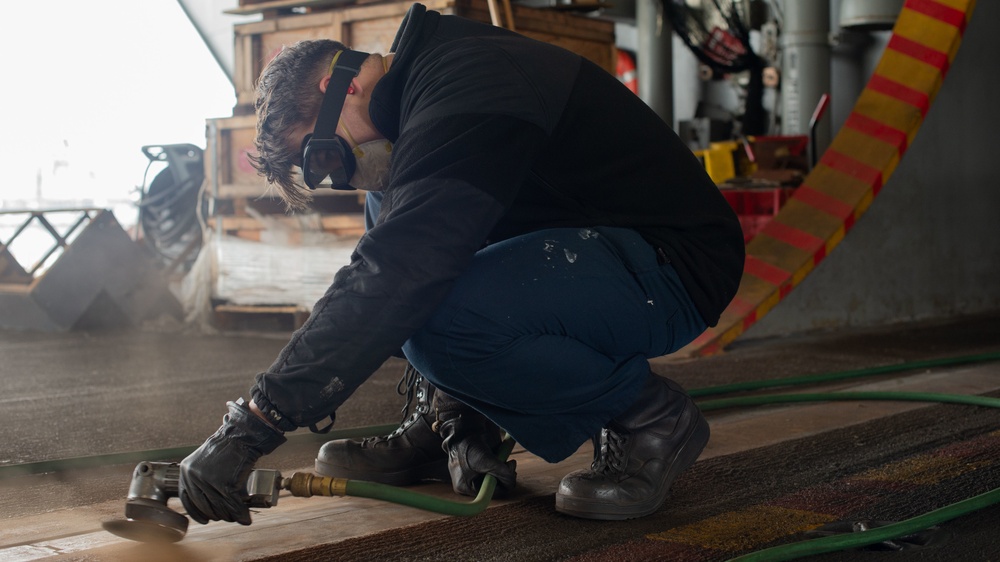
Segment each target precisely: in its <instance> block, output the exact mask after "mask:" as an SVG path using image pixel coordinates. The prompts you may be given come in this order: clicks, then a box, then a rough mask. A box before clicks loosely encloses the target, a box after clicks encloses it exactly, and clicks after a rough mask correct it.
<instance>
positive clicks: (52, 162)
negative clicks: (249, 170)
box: [0, 0, 235, 226]
mask: <svg viewBox="0 0 1000 562" xmlns="http://www.w3.org/2000/svg"><path fill="white" fill-rule="evenodd" d="M4 20H5V23H4V30H3V33H0V53H2V55H3V62H2V70H0V72H2V76H3V78H2V80H3V83H2V85H0V112H2V117H0V173H2V176H0V209H8V210H9V209H23V208H26V207H30V208H38V207H43V208H44V207H46V206H54V205H55V206H67V205H68V204H72V205H94V206H110V207H116V209H122V208H123V209H126V210H125V211H118V210H116V216H117V215H122V214H127V208H128V205H127V203H128V202H129V201H134V200H137V195H136V188H137V186H139V185H141V184H142V182H143V173H144V172H145V170H146V166H147V163H148V160H147V159H146V157H145V156H144V155H143V154H142V152H141V150H140V148H141V147H142V146H143V145H147V144H170V143H191V144H194V145H197V146H199V147H201V148H205V120H206V119H208V118H215V117H227V116H230V115H231V114H232V108H233V105H234V104H235V94H234V92H233V87H232V84H231V83H230V82H229V80H228V79H227V77H226V75H225V73H224V72H223V70H222V69H221V67H220V66H219V65H218V63H217V62H216V61H215V59H214V58H213V57H212V55H211V53H210V51H209V49H208V47H207V46H206V45H205V43H204V42H203V41H202V39H201V37H200V36H199V35H198V33H197V30H196V29H195V27H194V25H193V24H192V23H191V22H190V21H189V20H188V19H187V17H186V16H185V14H184V12H183V10H182V9H181V7H180V5H178V3H177V0H95V1H82V0H49V1H46V2H17V3H11V4H10V5H7V6H5V8H4ZM159 169H162V166H161V167H157V165H154V168H153V169H152V170H151V173H155V170H159ZM151 179H152V175H151V176H150V177H149V180H151ZM123 204H124V206H123ZM118 219H119V221H120V222H122V223H123V226H127V224H125V223H127V222H128V221H129V220H132V221H134V217H126V216H118Z"/></svg>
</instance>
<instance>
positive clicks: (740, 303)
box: [729, 294, 757, 316]
mask: <svg viewBox="0 0 1000 562" xmlns="http://www.w3.org/2000/svg"><path fill="white" fill-rule="evenodd" d="M756 307H757V305H756V304H755V303H752V302H750V301H748V300H746V299H744V298H742V297H740V296H739V294H737V295H736V297H734V298H733V302H731V303H729V310H731V311H732V312H735V313H736V314H739V315H741V316H742V315H743V314H746V313H747V312H750V311H751V310H753V309H754V308H756Z"/></svg>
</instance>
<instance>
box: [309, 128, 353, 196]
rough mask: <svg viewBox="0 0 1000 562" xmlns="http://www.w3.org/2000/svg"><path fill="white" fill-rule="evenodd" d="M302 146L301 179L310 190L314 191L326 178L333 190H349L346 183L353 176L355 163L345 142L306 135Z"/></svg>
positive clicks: (338, 139) (340, 139) (338, 138)
mask: <svg viewBox="0 0 1000 562" xmlns="http://www.w3.org/2000/svg"><path fill="white" fill-rule="evenodd" d="M302 144H303V149H302V177H303V179H304V180H305V182H306V185H307V186H309V188H310V189H316V188H317V187H318V186H319V184H320V183H322V182H323V180H325V179H326V178H330V182H331V183H332V184H333V188H334V189H350V188H349V187H348V182H349V181H350V179H351V176H353V175H354V166H355V162H354V154H352V153H351V147H350V146H349V145H348V144H347V141H345V140H344V139H342V138H340V137H335V138H333V139H314V138H312V135H306V137H305V138H304V139H303V140H302Z"/></svg>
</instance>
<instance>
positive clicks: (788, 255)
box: [679, 0, 975, 355]
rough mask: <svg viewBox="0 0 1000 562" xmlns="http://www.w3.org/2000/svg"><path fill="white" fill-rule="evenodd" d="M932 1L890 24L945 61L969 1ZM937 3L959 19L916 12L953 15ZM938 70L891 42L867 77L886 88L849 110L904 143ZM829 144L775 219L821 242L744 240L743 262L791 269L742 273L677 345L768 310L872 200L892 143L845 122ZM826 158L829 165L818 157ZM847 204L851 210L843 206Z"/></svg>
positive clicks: (892, 155) (911, 2) (894, 153)
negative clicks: (700, 328) (718, 305)
mask: <svg viewBox="0 0 1000 562" xmlns="http://www.w3.org/2000/svg"><path fill="white" fill-rule="evenodd" d="M935 2H936V3H937V4H936V5H935V4H934V3H928V2H927V1H926V0H907V1H906V3H905V4H904V6H903V10H902V11H901V12H900V14H899V17H898V18H897V21H896V27H895V29H894V31H893V32H894V33H898V34H899V36H900V37H901V38H905V39H906V40H908V41H911V42H912V43H914V44H916V45H919V46H922V47H926V48H927V49H931V50H934V51H938V52H941V53H945V54H947V55H948V60H949V61H950V60H952V59H954V57H955V54H956V53H957V50H958V47H959V45H960V44H961V40H962V34H963V32H964V26H963V25H962V23H964V22H968V21H969V20H970V18H971V13H972V9H973V7H974V6H975V2H974V1H971V0H935ZM941 6H945V7H946V8H950V9H954V10H958V11H959V12H960V14H959V15H960V18H959V20H958V23H957V24H955V25H952V24H950V23H948V22H947V21H942V20H941V19H937V18H935V17H931V16H929V15H927V14H926V13H921V10H923V11H925V12H927V13H930V14H938V15H940V16H941V17H942V18H944V19H945V20H948V21H951V22H953V23H954V22H955V21H956V18H955V17H954V16H955V13H954V12H951V13H948V11H947V9H946V10H944V11H942V10H941V9H940V7H941ZM963 18H964V19H963ZM911 52H914V53H917V54H919V53H920V52H921V51H920V49H917V48H913V49H911ZM943 77H944V74H943V73H942V72H941V71H940V69H938V68H936V67H935V66H934V65H933V64H928V63H926V62H924V61H922V60H920V59H919V58H915V57H914V56H910V55H907V54H904V53H901V52H900V51H898V50H896V49H886V50H885V52H883V54H882V58H881V59H880V60H879V63H878V64H877V65H876V69H875V75H873V84H872V85H873V87H877V88H879V89H881V90H883V91H885V92H888V94H892V95H887V94H886V93H881V92H878V91H875V90H873V89H872V88H870V87H868V86H866V87H865V89H864V90H863V91H862V92H861V95H860V96H859V97H858V100H857V102H856V103H855V106H854V112H856V113H858V114H859V115H862V116H864V117H867V118H868V119H871V120H873V121H875V122H877V123H883V124H885V125H886V126H888V127H891V128H892V129H895V130H897V131H899V132H901V133H903V134H904V135H905V136H906V139H907V143H906V146H910V145H911V144H912V143H913V139H914V137H915V136H916V134H917V131H918V130H919V129H920V126H921V125H922V123H923V114H922V112H923V111H926V110H927V109H928V107H927V104H928V103H930V102H933V100H934V98H935V96H936V95H937V92H938V91H939V90H940V88H941V84H942V80H943ZM894 96H897V97H894ZM898 98H901V99H898ZM915 104H916V105H915ZM920 106H923V107H920ZM830 150H831V151H832V152H830V153H827V154H825V155H824V158H821V159H820V160H821V163H820V164H819V165H817V166H816V167H815V168H814V169H813V170H812V172H810V174H809V175H808V176H807V177H806V179H805V182H804V184H803V185H804V186H805V187H807V188H808V190H806V191H802V190H800V191H799V192H798V193H801V194H802V195H803V197H808V198H809V201H808V202H807V201H804V200H803V201H798V200H797V198H796V196H793V197H792V199H790V200H789V202H788V203H786V204H785V206H784V207H783V208H782V209H781V211H780V212H779V213H778V215H777V216H776V218H775V219H774V220H780V221H781V222H782V223H784V224H785V225H787V226H789V227H791V228H795V229H798V230H801V231H802V232H806V233H808V234H810V235H812V236H815V237H817V238H820V239H823V240H825V241H826V242H825V245H824V247H823V249H821V250H818V251H817V252H816V254H814V255H813V256H803V255H802V249H801V248H796V247H794V246H792V245H790V244H784V243H782V244H781V245H780V246H779V245H775V243H774V242H771V241H766V240H764V239H765V238H768V237H767V236H763V235H762V236H757V237H755V238H754V239H753V240H751V241H750V242H749V243H748V244H747V255H748V256H749V257H751V258H753V259H750V260H748V262H750V263H752V264H753V265H754V266H755V267H760V264H761V263H766V264H771V265H776V266H778V267H779V268H781V269H783V270H785V271H787V272H790V273H791V275H790V277H789V278H787V279H786V280H784V281H782V282H781V285H780V286H775V285H773V284H768V283H764V282H763V281H760V280H755V279H754V278H753V276H752V275H744V277H743V281H742V282H741V284H740V288H739V290H738V292H737V297H736V301H738V303H739V304H738V307H739V310H738V312H734V311H730V310H729V309H727V311H726V312H724V313H723V315H722V318H721V319H720V321H719V323H718V324H717V325H716V326H715V327H713V328H710V329H709V330H708V331H707V332H706V334H705V335H703V336H702V337H699V338H698V340H697V341H696V344H691V345H689V346H688V348H685V349H684V350H681V351H680V352H679V353H681V354H684V353H689V354H692V353H693V354H702V355H704V354H708V353H716V352H719V351H721V350H722V349H723V348H724V347H725V346H726V345H728V344H729V343H731V342H732V341H733V340H735V339H736V338H737V337H739V336H740V335H741V334H742V333H744V332H745V331H746V329H747V328H748V327H749V326H750V325H752V324H753V323H755V322H757V321H758V320H760V319H761V318H763V317H764V316H765V315H766V314H767V313H768V312H769V311H771V310H772V309H773V308H774V306H776V305H777V304H778V302H779V301H780V300H781V299H782V298H784V296H786V295H787V294H788V292H789V291H790V290H791V288H792V287H795V286H797V285H798V284H799V283H801V282H802V281H803V279H805V277H806V276H808V274H809V273H810V272H812V271H813V270H814V269H815V266H816V263H817V262H818V261H819V260H822V259H823V258H824V257H825V256H826V255H828V254H829V253H830V252H832V251H833V249H834V248H836V247H837V245H839V244H840V242H842V241H843V239H844V236H846V234H847V232H848V231H849V230H850V228H851V226H852V225H853V224H854V223H855V222H856V221H857V219H859V218H860V217H861V216H862V215H863V214H864V213H865V212H866V211H867V210H868V209H869V208H870V207H871V205H872V203H873V201H874V198H875V196H876V195H877V194H878V190H879V189H880V188H881V187H882V186H883V185H885V183H886V182H887V181H888V180H889V177H890V176H891V175H892V173H893V172H894V171H895V170H896V168H897V167H898V165H899V161H900V158H901V156H900V154H899V151H898V149H897V147H894V146H892V145H891V144H889V143H886V142H885V141H884V140H880V139H878V138H876V137H875V136H869V135H868V134H866V133H863V132H860V131H858V130H856V129H851V128H849V127H848V128H842V129H841V130H840V131H839V132H838V133H837V135H836V136H835V137H834V139H833V140H832V141H831V144H830ZM824 159H825V160H826V163H827V164H830V166H827V165H826V164H824V163H822V162H823V160H824ZM831 166H832V167H831ZM840 203H843V205H840ZM810 207H814V208H811V209H810ZM847 209H850V212H846V210H847ZM831 213H833V214H831ZM732 306H733V305H730V308H732Z"/></svg>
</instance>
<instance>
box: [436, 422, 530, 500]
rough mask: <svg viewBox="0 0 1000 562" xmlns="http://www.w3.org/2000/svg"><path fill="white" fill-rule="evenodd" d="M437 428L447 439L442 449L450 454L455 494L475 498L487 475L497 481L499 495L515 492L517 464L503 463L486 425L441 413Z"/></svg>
mask: <svg viewBox="0 0 1000 562" xmlns="http://www.w3.org/2000/svg"><path fill="white" fill-rule="evenodd" d="M437 426H438V432H439V433H440V434H441V437H443V438H444V441H443V442H442V443H441V447H442V448H443V449H444V450H445V452H447V453H448V471H449V472H450V473H451V486H452V488H454V489H455V492H457V493H459V494H462V495H464V496H475V495H476V494H478V493H479V488H480V486H482V483H483V478H485V475H487V474H491V475H493V476H494V477H495V478H496V479H497V492H498V494H500V495H502V494H505V493H507V492H509V491H511V490H513V489H514V486H515V484H516V482H517V472H516V468H517V462H516V461H507V462H501V461H500V459H498V458H497V452H496V451H494V450H493V449H492V448H491V447H490V446H489V445H488V444H487V442H486V435H487V433H486V432H487V431H488V428H487V427H485V426H484V424H483V423H482V422H480V421H479V420H475V419H469V417H466V416H463V415H461V414H459V415H456V416H455V417H441V416H440V413H439V418H438V421H437ZM493 429H494V430H495V429H496V426H493Z"/></svg>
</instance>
